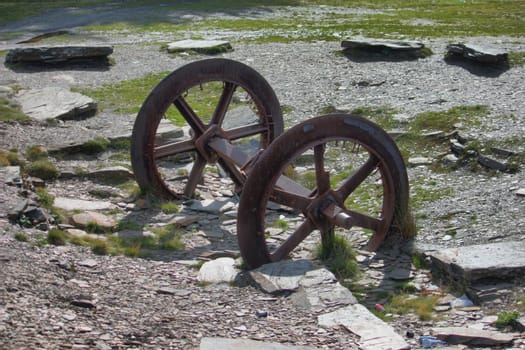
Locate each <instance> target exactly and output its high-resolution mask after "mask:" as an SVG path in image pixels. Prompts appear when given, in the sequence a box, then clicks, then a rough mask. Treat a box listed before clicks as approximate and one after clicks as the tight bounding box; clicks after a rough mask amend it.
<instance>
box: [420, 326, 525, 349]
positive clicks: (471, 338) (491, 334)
mask: <svg viewBox="0 0 525 350" xmlns="http://www.w3.org/2000/svg"><path fill="white" fill-rule="evenodd" d="M430 333H432V335H434V336H435V337H436V338H438V339H440V340H443V341H445V342H447V343H449V344H466V345H472V346H497V345H505V344H510V343H512V342H513V341H514V338H515V337H516V336H517V335H516V334H512V333H501V332H495V331H488V330H482V329H476V328H467V327H442V328H432V329H431V331H430Z"/></svg>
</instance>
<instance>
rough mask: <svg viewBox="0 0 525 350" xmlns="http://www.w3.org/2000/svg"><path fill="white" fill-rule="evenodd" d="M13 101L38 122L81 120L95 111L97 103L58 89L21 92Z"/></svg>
mask: <svg viewBox="0 0 525 350" xmlns="http://www.w3.org/2000/svg"><path fill="white" fill-rule="evenodd" d="M15 99H16V100H17V102H18V103H19V104H20V106H21V107H22V111H23V112H24V114H26V115H27V116H29V117H31V118H33V119H35V120H40V121H45V120H48V119H61V120H67V119H82V118H86V117H90V116H93V115H94V114H95V113H96V111H97V103H96V102H95V101H94V100H93V99H91V98H90V97H87V96H84V95H82V94H80V93H78V92H71V91H69V90H68V89H64V88H60V87H45V88H42V89H37V90H22V91H20V92H19V93H18V94H17V95H16V97H15Z"/></svg>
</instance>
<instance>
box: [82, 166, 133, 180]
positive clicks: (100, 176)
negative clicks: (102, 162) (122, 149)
mask: <svg viewBox="0 0 525 350" xmlns="http://www.w3.org/2000/svg"><path fill="white" fill-rule="evenodd" d="M86 177H87V178H88V179H91V180H98V181H112V182H125V181H128V180H130V179H133V178H134V175H133V172H132V171H131V170H129V169H128V168H126V167H123V166H112V167H108V168H102V169H96V170H93V171H90V172H89V173H88V174H87V175H86Z"/></svg>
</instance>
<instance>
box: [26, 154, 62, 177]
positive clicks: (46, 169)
mask: <svg viewBox="0 0 525 350" xmlns="http://www.w3.org/2000/svg"><path fill="white" fill-rule="evenodd" d="M23 172H24V173H26V174H28V175H29V176H33V177H38V178H40V179H42V180H54V179H56V178H58V176H59V175H60V171H59V170H58V168H57V167H56V166H55V165H54V164H53V163H52V162H51V161H49V160H47V159H40V160H36V161H34V162H31V163H29V164H27V165H26V166H25V167H24V169H23Z"/></svg>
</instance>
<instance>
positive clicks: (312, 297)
mask: <svg viewBox="0 0 525 350" xmlns="http://www.w3.org/2000/svg"><path fill="white" fill-rule="evenodd" d="M291 300H292V303H293V304H294V305H295V306H296V307H297V308H298V309H302V310H305V311H309V312H319V311H322V310H325V309H326V308H328V307H333V306H347V305H352V304H355V303H357V299H356V298H355V297H354V295H353V294H352V292H350V291H349V290H348V288H345V287H343V286H342V285H341V284H340V283H339V282H335V283H332V284H320V285H316V286H311V287H308V288H305V287H299V289H298V290H297V291H296V292H295V293H294V294H292V296H291Z"/></svg>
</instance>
